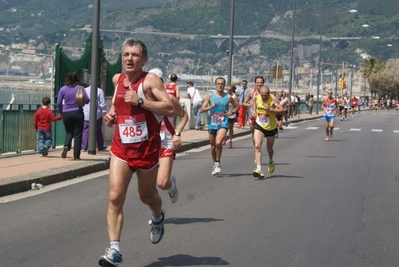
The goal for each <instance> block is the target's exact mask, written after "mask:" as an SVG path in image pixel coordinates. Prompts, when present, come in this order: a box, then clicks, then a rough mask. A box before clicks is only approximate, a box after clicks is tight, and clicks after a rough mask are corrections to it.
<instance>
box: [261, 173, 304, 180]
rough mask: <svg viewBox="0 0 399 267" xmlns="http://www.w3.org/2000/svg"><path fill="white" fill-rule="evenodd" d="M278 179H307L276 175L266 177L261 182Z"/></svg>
mask: <svg viewBox="0 0 399 267" xmlns="http://www.w3.org/2000/svg"><path fill="white" fill-rule="evenodd" d="M276 178H285V179H303V178H305V177H303V176H296V175H281V174H275V175H270V176H265V178H263V179H261V180H268V179H276Z"/></svg>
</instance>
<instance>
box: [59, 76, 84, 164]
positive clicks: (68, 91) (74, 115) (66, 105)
mask: <svg viewBox="0 0 399 267" xmlns="http://www.w3.org/2000/svg"><path fill="white" fill-rule="evenodd" d="M79 87H81V86H80V85H79V76H78V74H77V73H76V72H69V73H68V74H67V78H66V82H65V85H64V86H63V87H61V89H60V91H59V92H58V98H57V107H58V111H59V113H60V114H62V121H63V122H64V126H65V132H66V134H65V142H64V148H63V150H62V154H61V157H62V158H63V159H65V158H66V156H67V153H68V151H69V150H70V149H71V147H72V138H73V159H74V160H80V150H81V147H82V132H83V123H84V115H83V107H79V106H78V105H77V104H76V93H77V91H78V89H79ZM82 91H83V94H84V96H85V103H86V104H88V103H89V102H90V99H89V96H88V95H87V93H86V90H84V89H83V90H82Z"/></svg>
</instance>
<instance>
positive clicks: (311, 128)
mask: <svg viewBox="0 0 399 267" xmlns="http://www.w3.org/2000/svg"><path fill="white" fill-rule="evenodd" d="M319 128H320V127H308V128H306V130H317V129H319Z"/></svg>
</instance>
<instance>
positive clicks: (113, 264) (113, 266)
mask: <svg viewBox="0 0 399 267" xmlns="http://www.w3.org/2000/svg"><path fill="white" fill-rule="evenodd" d="M122 264H123V263H122V254H120V253H119V251H117V250H116V249H114V248H111V249H110V248H107V249H106V250H105V254H104V255H103V256H101V258H100V260H99V261H98V265H100V266H107V267H122Z"/></svg>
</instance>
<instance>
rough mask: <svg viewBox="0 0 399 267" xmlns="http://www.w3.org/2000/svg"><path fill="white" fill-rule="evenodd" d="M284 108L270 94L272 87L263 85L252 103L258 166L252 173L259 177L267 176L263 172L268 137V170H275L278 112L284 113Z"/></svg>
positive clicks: (270, 171) (271, 171)
mask: <svg viewBox="0 0 399 267" xmlns="http://www.w3.org/2000/svg"><path fill="white" fill-rule="evenodd" d="M284 111H285V110H284V108H283V107H282V106H281V105H280V101H279V100H278V98H277V97H275V96H273V95H271V94H270V89H269V87H267V86H262V87H261V88H260V90H259V94H258V96H257V97H256V99H255V101H253V103H252V117H253V118H256V119H255V127H254V128H255V129H254V135H253V138H254V150H255V159H256V168H255V169H254V170H253V172H252V175H253V176H254V177H257V178H259V179H262V178H264V177H265V175H264V174H263V172H262V167H261V165H262V163H261V162H262V152H261V148H262V142H263V139H264V138H265V137H266V139H267V142H266V149H267V153H268V154H269V163H268V172H269V173H273V172H274V162H273V154H274V150H273V145H274V139H275V135H276V129H277V121H276V116H275V115H276V113H278V114H283V113H284Z"/></svg>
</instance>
